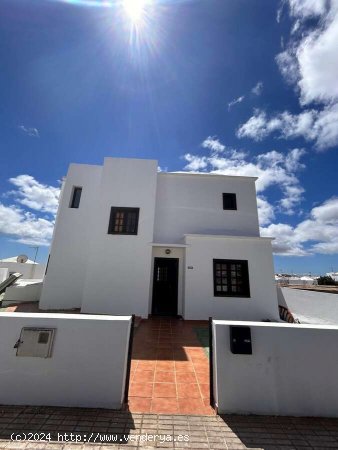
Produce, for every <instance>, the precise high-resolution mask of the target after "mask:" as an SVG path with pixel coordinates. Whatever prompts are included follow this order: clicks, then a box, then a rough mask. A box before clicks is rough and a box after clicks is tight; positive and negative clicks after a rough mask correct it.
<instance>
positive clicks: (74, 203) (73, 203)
mask: <svg viewBox="0 0 338 450" xmlns="http://www.w3.org/2000/svg"><path fill="white" fill-rule="evenodd" d="M77 192H80V195H79V197H77ZM81 197H82V186H73V190H72V196H71V198H70V204H69V208H72V209H79V208H80V203H81Z"/></svg>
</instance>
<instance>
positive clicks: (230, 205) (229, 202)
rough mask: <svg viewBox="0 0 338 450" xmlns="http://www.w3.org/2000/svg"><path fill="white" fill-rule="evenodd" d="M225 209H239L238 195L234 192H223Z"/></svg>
mask: <svg viewBox="0 0 338 450" xmlns="http://www.w3.org/2000/svg"><path fill="white" fill-rule="evenodd" d="M222 199H223V209H224V210H225V211H237V196H236V194H235V193H233V192H223V196H222Z"/></svg>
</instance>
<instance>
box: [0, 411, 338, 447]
mask: <svg viewBox="0 0 338 450" xmlns="http://www.w3.org/2000/svg"><path fill="white" fill-rule="evenodd" d="M23 433H27V434H26V439H23V437H24V434H23ZM28 433H32V437H30V438H29V439H28V436H29V435H28ZM71 433H72V435H71ZM43 435H45V436H46V438H47V439H48V441H47V442H42V441H41V439H42V437H43ZM11 436H12V439H11ZM182 436H183V437H184V439H183V440H182ZM17 437H20V438H21V439H23V440H22V441H20V440H15V439H17ZM13 439H14V440H13ZM39 439H40V441H39ZM49 439H50V441H49ZM75 440H77V442H76V441H75ZM88 441H90V443H89V442H88ZM110 448H119V449H124V450H127V449H136V448H142V449H144V450H146V449H147V450H150V449H158V448H169V449H174V448H175V449H178V448H180V449H183V448H189V449H195V450H196V449H215V450H216V449H219V450H242V449H251V450H253V449H263V450H310V449H312V450H314V449H318V450H324V449H334V448H336V449H337V448H338V419H323V418H310V419H302V418H295V417H271V416H231V415H228V416H188V415H156V414H136V413H129V412H123V411H112V410H104V409H83V408H57V407H40V408H34V407H27V406H26V407H25V406H0V449H6V450H7V449H17V450H22V449H35V450H38V449H54V450H61V449H62V450H83V449H84V450H87V449H88V450H109V449H110Z"/></svg>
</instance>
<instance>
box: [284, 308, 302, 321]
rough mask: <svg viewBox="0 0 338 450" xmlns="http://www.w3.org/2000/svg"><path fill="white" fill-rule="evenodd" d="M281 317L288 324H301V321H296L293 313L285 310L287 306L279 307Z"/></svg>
mask: <svg viewBox="0 0 338 450" xmlns="http://www.w3.org/2000/svg"><path fill="white" fill-rule="evenodd" d="M279 317H280V318H281V319H282V320H284V321H285V322H288V323H300V321H299V320H298V319H295V318H294V317H293V315H292V312H291V311H290V310H289V309H288V308H285V306H281V305H279Z"/></svg>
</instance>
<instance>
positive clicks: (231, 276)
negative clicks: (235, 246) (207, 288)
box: [214, 259, 250, 297]
mask: <svg viewBox="0 0 338 450" xmlns="http://www.w3.org/2000/svg"><path fill="white" fill-rule="evenodd" d="M214 296H215V297H250V286H249V270H248V261H244V260H233V259H214Z"/></svg>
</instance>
